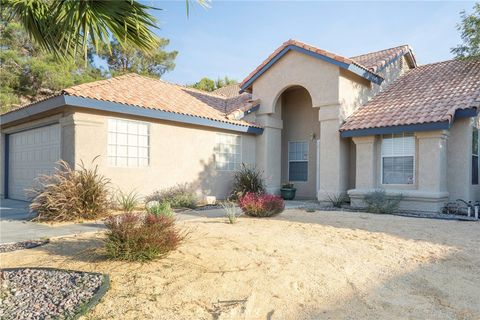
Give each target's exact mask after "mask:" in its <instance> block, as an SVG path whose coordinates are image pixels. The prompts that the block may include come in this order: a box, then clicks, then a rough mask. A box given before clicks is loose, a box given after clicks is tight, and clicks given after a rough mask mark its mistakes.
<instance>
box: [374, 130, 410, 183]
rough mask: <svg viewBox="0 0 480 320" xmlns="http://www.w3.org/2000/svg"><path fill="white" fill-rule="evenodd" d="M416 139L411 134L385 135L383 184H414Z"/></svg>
mask: <svg viewBox="0 0 480 320" xmlns="http://www.w3.org/2000/svg"><path fill="white" fill-rule="evenodd" d="M414 173H415V137H414V136H413V134H411V133H400V134H391V135H384V136H383V139H382V183H383V184H413V182H414Z"/></svg>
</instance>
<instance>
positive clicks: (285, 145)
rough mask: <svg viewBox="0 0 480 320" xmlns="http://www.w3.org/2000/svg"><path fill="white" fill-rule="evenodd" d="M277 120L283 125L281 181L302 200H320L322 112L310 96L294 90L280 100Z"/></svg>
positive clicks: (282, 95) (304, 91)
mask: <svg viewBox="0 0 480 320" xmlns="http://www.w3.org/2000/svg"><path fill="white" fill-rule="evenodd" d="M275 115H276V117H278V118H280V119H281V120H282V122H283V129H282V133H281V150H282V151H281V181H282V183H284V182H287V181H290V182H293V183H294V184H295V187H296V188H297V198H298V199H316V198H317V189H318V179H319V177H318V174H317V173H318V165H319V163H318V141H319V139H320V125H319V121H318V109H317V108H313V106H312V98H311V96H310V94H309V92H308V91H307V90H306V89H305V88H304V87H301V86H291V87H289V88H287V89H286V90H285V91H283V92H282V94H281V95H280V96H279V98H278V100H277V103H276V110H275Z"/></svg>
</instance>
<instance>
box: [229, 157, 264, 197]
mask: <svg viewBox="0 0 480 320" xmlns="http://www.w3.org/2000/svg"><path fill="white" fill-rule="evenodd" d="M249 192H250V193H256V194H260V193H265V182H264V179H263V177H262V173H261V172H260V171H259V170H257V169H256V168H255V167H253V166H247V165H246V164H244V163H242V165H241V167H240V169H239V170H238V171H236V172H235V176H234V177H233V190H232V193H231V194H230V199H231V200H238V199H240V198H241V197H243V196H244V195H246V194H247V193H249Z"/></svg>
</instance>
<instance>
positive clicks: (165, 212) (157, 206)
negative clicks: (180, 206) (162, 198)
mask: <svg viewBox="0 0 480 320" xmlns="http://www.w3.org/2000/svg"><path fill="white" fill-rule="evenodd" d="M146 208H147V212H148V213H151V214H154V215H157V216H165V217H169V218H173V210H172V206H171V205H170V203H169V202H157V201H152V202H149V203H148V204H147V207H146Z"/></svg>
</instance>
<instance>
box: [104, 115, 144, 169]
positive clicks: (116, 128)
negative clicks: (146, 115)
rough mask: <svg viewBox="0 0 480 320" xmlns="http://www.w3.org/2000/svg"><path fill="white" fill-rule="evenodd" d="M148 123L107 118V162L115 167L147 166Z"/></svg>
mask: <svg viewBox="0 0 480 320" xmlns="http://www.w3.org/2000/svg"><path fill="white" fill-rule="evenodd" d="M149 145H150V143H149V125H148V123H145V122H139V121H128V120H120V119H108V150H107V155H108V164H109V165H111V166H115V167H147V166H148V164H149Z"/></svg>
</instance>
